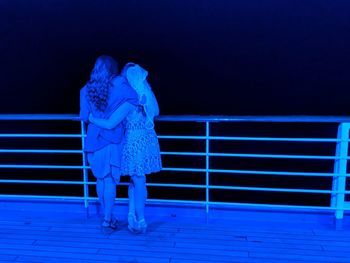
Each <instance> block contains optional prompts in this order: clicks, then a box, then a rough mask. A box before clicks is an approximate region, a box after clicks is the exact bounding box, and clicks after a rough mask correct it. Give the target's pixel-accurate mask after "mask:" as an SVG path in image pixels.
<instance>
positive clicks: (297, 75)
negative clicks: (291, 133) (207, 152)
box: [0, 0, 350, 115]
mask: <svg viewBox="0 0 350 263" xmlns="http://www.w3.org/2000/svg"><path fill="white" fill-rule="evenodd" d="M101 54H109V55H111V56H113V57H115V58H117V59H118V60H119V61H120V63H121V64H124V63H125V62H127V61H135V62H138V63H140V64H141V65H143V66H144V67H145V68H147V69H148V70H149V72H150V82H151V85H152V86H153V89H154V91H155V93H156V95H157V97H158V100H159V104H160V108H161V114H225V115H241V114H242V115H246V114H251V115H260V114H272V115H280V114H282V115H283V114H310V115H313V114H315V115H349V114H350V106H349V96H350V74H349V69H350V2H349V1H345V0H344V1H341V0H303V1H301V0H283V1H281V0H234V1H233V0H177V1H176V0H139V1H137V0H127V1H125V0H123V1H122V0H120V1H119V0H113V1H112V0H109V1H107V0H22V1H20V0H0V61H1V64H0V65H1V66H0V67H1V68H0V81H1V84H0V85H1V86H0V113H78V110H79V89H80V88H81V87H82V86H83V85H84V84H85V82H86V81H87V79H88V77H89V73H90V70H91V67H92V66H93V63H94V61H95V59H96V57H97V56H98V55H101Z"/></svg>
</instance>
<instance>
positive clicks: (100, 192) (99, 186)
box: [96, 179, 105, 214]
mask: <svg viewBox="0 0 350 263" xmlns="http://www.w3.org/2000/svg"><path fill="white" fill-rule="evenodd" d="M96 192H97V196H98V200H99V201H100V204H101V209H102V212H103V214H104V213H105V202H104V192H105V182H104V180H103V179H97V181H96Z"/></svg>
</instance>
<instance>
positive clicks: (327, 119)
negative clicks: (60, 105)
mask: <svg viewBox="0 0 350 263" xmlns="http://www.w3.org/2000/svg"><path fill="white" fill-rule="evenodd" d="M4 120H7V121H15V120H52V121H54V120H71V121H78V120H80V118H79V115H77V114H0V121H4ZM156 120H157V121H186V122H187V121H189V122H193V121H194V122H206V121H207V122H286V123H290V122H301V123H305V122H312V123H316V122H318V123H341V122H350V117H346V116H309V115H294V116H258V115H257V116H234V115H207V116H204V115H203V116H201V115H162V116H158V117H156Z"/></svg>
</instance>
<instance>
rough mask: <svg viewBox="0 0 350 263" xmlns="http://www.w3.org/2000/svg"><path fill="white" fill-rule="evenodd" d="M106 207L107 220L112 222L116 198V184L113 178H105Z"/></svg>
mask: <svg viewBox="0 0 350 263" xmlns="http://www.w3.org/2000/svg"><path fill="white" fill-rule="evenodd" d="M104 183H105V189H104V205H105V218H104V219H105V220H106V221H110V220H111V219H112V212H113V207H114V201H115V197H116V184H115V181H114V179H113V178H112V177H111V176H108V177H105V178H104Z"/></svg>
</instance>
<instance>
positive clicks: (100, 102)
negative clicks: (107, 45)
mask: <svg viewBox="0 0 350 263" xmlns="http://www.w3.org/2000/svg"><path fill="white" fill-rule="evenodd" d="M117 74H118V63H117V62H116V61H115V60H114V59H113V58H111V57H109V56H100V57H98V58H97V60H96V63H95V66H94V68H93V69H92V71H91V75H90V80H89V81H88V83H87V84H86V86H87V95H86V96H87V100H88V101H89V102H90V103H91V104H92V105H93V106H94V107H95V109H96V110H98V111H101V112H104V111H105V110H106V108H107V106H108V98H109V90H110V87H111V86H112V83H111V81H112V79H113V77H114V76H115V75H117Z"/></svg>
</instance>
